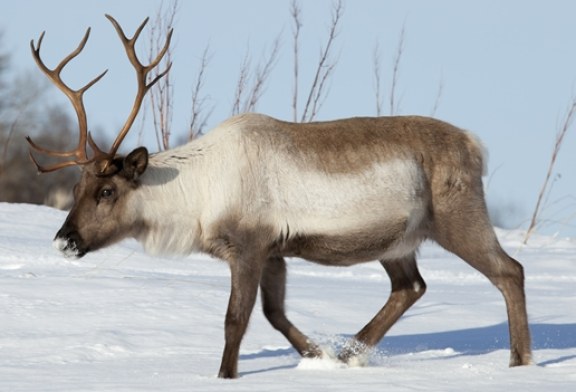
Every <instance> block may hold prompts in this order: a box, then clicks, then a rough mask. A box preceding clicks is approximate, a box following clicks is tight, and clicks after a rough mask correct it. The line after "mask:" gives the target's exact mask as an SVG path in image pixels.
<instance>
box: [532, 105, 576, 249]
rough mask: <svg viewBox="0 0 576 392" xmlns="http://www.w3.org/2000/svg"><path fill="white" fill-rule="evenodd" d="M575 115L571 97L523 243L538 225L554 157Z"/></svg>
mask: <svg viewBox="0 0 576 392" xmlns="http://www.w3.org/2000/svg"><path fill="white" fill-rule="evenodd" d="M575 117H576V97H574V98H572V102H571V103H570V105H569V107H568V111H567V113H566V117H565V118H564V122H563V123H562V127H561V128H560V130H559V131H558V133H557V134H556V142H555V143H554V148H553V150H552V156H551V157H550V163H549V164H548V171H547V172H546V177H545V179H544V183H543V184H542V188H541V189H540V192H539V194H538V199H537V201H536V207H534V212H533V214H532V219H531V220H530V225H529V226H528V230H527V231H526V236H525V237H524V244H526V243H528V240H529V239H530V236H531V235H532V234H533V232H534V230H535V229H536V226H537V225H538V220H539V216H540V212H541V209H542V201H543V200H544V198H545V196H546V193H547V189H548V184H549V182H550V179H551V178H552V172H553V170H554V165H555V164H556V159H557V158H558V153H559V152H560V149H561V148H562V143H563V142H564V137H565V136H566V134H567V133H568V129H570V127H571V126H572V123H573V122H574V118H575Z"/></svg>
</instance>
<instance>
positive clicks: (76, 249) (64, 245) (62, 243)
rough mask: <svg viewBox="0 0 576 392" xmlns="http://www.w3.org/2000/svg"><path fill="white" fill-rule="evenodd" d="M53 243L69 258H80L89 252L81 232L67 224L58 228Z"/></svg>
mask: <svg viewBox="0 0 576 392" xmlns="http://www.w3.org/2000/svg"><path fill="white" fill-rule="evenodd" d="M52 245H53V246H54V248H56V249H58V250H59V251H60V252H62V253H64V256H65V257H68V258H80V257H82V256H84V255H85V254H86V253H87V252H88V249H86V247H85V246H84V241H82V237H80V234H78V232H77V231H76V230H74V229H71V228H70V227H67V226H63V227H62V228H61V229H60V230H58V233H56V237H54V241H53V243H52Z"/></svg>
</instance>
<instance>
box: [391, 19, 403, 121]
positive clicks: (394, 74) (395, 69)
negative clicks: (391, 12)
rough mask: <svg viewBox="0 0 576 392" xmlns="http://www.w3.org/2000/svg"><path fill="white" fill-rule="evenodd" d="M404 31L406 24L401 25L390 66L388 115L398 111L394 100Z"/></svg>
mask: <svg viewBox="0 0 576 392" xmlns="http://www.w3.org/2000/svg"><path fill="white" fill-rule="evenodd" d="M405 32H406V25H405V24H403V25H402V30H401V31H400V37H399V38H398V47H397V49H396V56H395V57H394V66H393V67H392V85H391V87H390V115H391V116H392V115H394V114H396V112H397V111H398V103H397V100H396V88H397V87H398V77H399V71H400V60H402V54H403V53H404V37H405Z"/></svg>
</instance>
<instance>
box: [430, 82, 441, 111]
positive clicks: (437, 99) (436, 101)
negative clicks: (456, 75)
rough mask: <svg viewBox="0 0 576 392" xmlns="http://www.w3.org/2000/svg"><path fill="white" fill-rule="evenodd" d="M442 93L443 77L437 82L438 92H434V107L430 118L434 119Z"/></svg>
mask: <svg viewBox="0 0 576 392" xmlns="http://www.w3.org/2000/svg"><path fill="white" fill-rule="evenodd" d="M443 93H444V77H443V76H440V81H439V82H438V90H436V99H434V106H433V107H432V111H431V112H430V117H434V116H435V115H436V112H437V111H438V107H440V101H441V100H442V94H443Z"/></svg>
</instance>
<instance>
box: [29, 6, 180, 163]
mask: <svg viewBox="0 0 576 392" xmlns="http://www.w3.org/2000/svg"><path fill="white" fill-rule="evenodd" d="M106 18H108V19H109V20H110V22H112V25H113V26H114V28H115V29H116V32H117V33H118V36H119V37H120V40H121V41H122V44H123V45H124V49H125V50H126V55H127V56H128V59H129V60H130V63H131V64H132V66H133V67H134V69H135V71H136V80H137V82H138V91H137V93H136V98H135V99H134V105H133V106H132V111H131V112H130V115H129V116H128V119H127V120H126V123H125V124H124V126H123V127H122V129H121V130H120V132H119V133H118V136H117V137H116V140H115V141H114V143H113V144H112V147H111V148H110V151H108V152H104V151H102V150H101V149H100V148H99V147H98V145H97V144H96V143H95V142H94V140H93V139H92V136H91V135H90V133H89V132H88V123H87V119H86V110H85V108H84V103H83V100H82V97H83V95H84V92H86V90H88V89H89V88H90V87H92V86H93V85H94V84H95V83H96V82H98V81H99V80H100V79H101V78H102V77H103V76H104V75H105V74H106V72H108V71H107V70H106V71H104V72H103V73H101V74H100V75H98V76H97V77H96V78H94V79H93V80H92V81H90V82H89V83H88V84H87V85H85V86H84V87H82V88H81V89H79V90H73V89H71V88H70V87H68V86H67V85H66V84H65V83H64V82H63V81H62V79H61V78H60V73H61V72H62V69H63V68H64V67H65V66H66V65H67V64H68V63H69V62H70V60H72V59H73V58H74V57H76V56H78V54H80V52H81V51H82V50H83V49H84V46H85V45H86V42H87V41H88V37H89V36H90V28H88V30H86V34H84V38H83V39H82V41H81V42H80V44H79V45H78V47H77V48H76V50H74V51H73V52H72V53H70V54H69V55H68V56H66V57H65V58H64V59H63V60H62V61H61V62H60V64H58V66H57V67H56V68H54V69H53V70H51V69H49V68H48V67H46V65H45V64H44V63H43V62H42V60H41V59H40V46H41V44H42V39H43V38H44V32H43V33H42V34H41V35H40V38H39V39H38V45H37V46H35V45H34V40H32V41H31V42H30V47H31V49H32V56H33V57H34V60H35V61H36V64H38V67H39V68H40V69H41V70H42V71H43V72H44V74H46V76H47V77H48V78H49V79H50V80H51V81H52V82H53V83H54V84H55V85H56V86H57V87H58V88H59V89H60V90H61V91H62V92H63V93H64V94H65V95H66V96H67V97H68V99H69V100H70V102H71V103H72V106H73V107H74V109H75V110H76V115H77V116H78V127H79V132H80V136H79V140H78V146H77V147H76V148H75V149H74V150H71V151H64V152H59V151H52V150H48V149H46V148H43V147H40V146H38V145H37V144H35V143H34V142H33V141H32V139H31V138H30V137H26V140H27V141H28V143H29V144H30V147H31V150H35V151H37V152H40V153H42V154H45V155H48V156H52V157H58V158H69V157H73V158H74V159H72V160H68V161H64V162H61V163H58V164H54V165H51V166H41V165H39V164H38V162H37V161H36V159H35V158H34V155H33V154H32V151H30V158H31V159H32V161H33V162H34V164H35V165H36V167H37V168H38V171H39V172H41V173H47V172H51V171H55V170H58V169H61V168H63V167H67V166H73V165H85V164H87V163H90V162H94V161H96V160H98V161H102V164H101V165H100V174H106V172H107V169H108V167H109V164H110V162H111V160H112V159H113V158H114V156H115V155H116V152H117V151H118V148H119V147H120V144H121V143H122V141H123V140H124V138H125V137H126V135H127V134H128V132H129V131H130V128H131V127H132V124H133V123H134V121H135V120H136V116H137V115H138V112H139V110H140V107H141V106H142V102H143V101H144V97H145V96H146V93H147V92H148V90H150V88H151V87H152V86H153V85H154V84H156V82H158V81H159V80H160V79H161V78H162V77H163V76H165V75H166V74H167V73H168V71H170V68H171V66H172V63H170V64H168V66H167V67H166V69H165V70H164V71H162V72H161V73H158V74H157V75H156V76H155V77H154V78H153V79H152V80H151V81H150V82H148V81H147V79H148V74H149V73H150V71H151V70H152V69H154V68H156V67H157V66H158V64H159V63H160V61H161V60H162V58H163V57H164V55H165V54H166V52H167V51H168V48H169V46H170V41H171V39H172V32H173V29H170V31H169V32H168V35H167V38H166V43H165V44H164V47H163V48H162V50H161V51H160V53H158V55H157V56H156V58H155V59H154V60H153V61H152V62H151V63H150V64H148V65H146V66H145V65H143V64H142V63H141V62H140V60H139V59H138V56H137V55H136V49H135V44H136V40H137V39H138V37H139V36H140V33H141V32H142V30H143V29H144V26H145V25H146V23H148V19H149V18H146V19H145V20H144V22H142V24H141V25H140V26H139V27H138V29H136V32H135V33H134V36H133V37H132V38H130V39H129V38H128V37H126V35H125V34H124V31H123V30H122V27H120V25H119V24H118V22H117V21H116V20H115V19H114V18H113V17H111V16H110V15H106ZM86 143H88V144H90V147H91V149H92V150H93V152H94V157H92V158H89V157H88V154H87V151H86Z"/></svg>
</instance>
